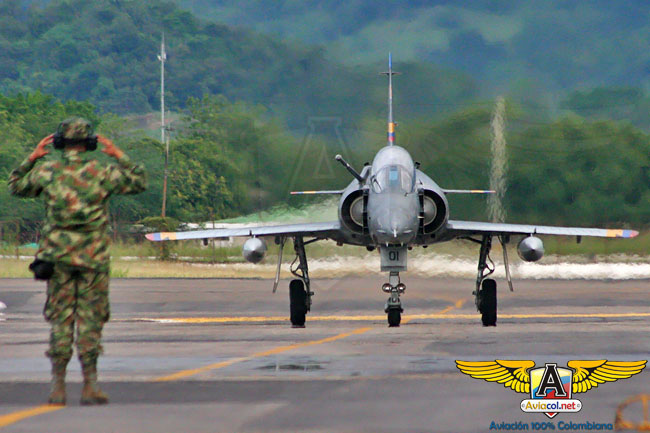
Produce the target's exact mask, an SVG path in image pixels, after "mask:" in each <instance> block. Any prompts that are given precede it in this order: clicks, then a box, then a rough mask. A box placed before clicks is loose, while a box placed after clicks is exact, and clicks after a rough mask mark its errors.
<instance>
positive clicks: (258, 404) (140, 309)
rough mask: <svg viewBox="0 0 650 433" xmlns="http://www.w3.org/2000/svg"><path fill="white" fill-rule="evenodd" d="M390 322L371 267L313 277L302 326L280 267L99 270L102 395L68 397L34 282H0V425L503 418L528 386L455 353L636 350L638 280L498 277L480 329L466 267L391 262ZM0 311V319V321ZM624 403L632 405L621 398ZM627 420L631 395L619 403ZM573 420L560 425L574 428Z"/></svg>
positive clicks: (129, 426) (648, 294)
mask: <svg viewBox="0 0 650 433" xmlns="http://www.w3.org/2000/svg"><path fill="white" fill-rule="evenodd" d="M402 281H403V282H404V283H405V284H406V285H407V290H406V293H405V295H404V296H403V298H402V299H403V303H404V308H405V311H404V315H403V325H402V326H401V327H399V328H388V327H387V324H386V317H385V314H384V313H383V308H384V302H385V300H386V299H385V298H386V296H387V295H385V294H383V293H381V291H380V286H381V284H382V283H383V282H384V279H383V277H381V276H379V275H378V276H376V277H371V278H368V277H348V278H341V279H317V280H314V281H313V284H312V287H313V289H314V291H315V292H316V294H315V296H314V298H313V301H314V304H313V308H312V311H311V312H310V313H309V315H308V316H307V327H306V328H304V329H292V328H291V327H290V325H289V321H288V281H283V282H282V283H281V284H280V288H279V289H278V293H276V294H272V293H271V287H272V281H270V280H257V279H232V280H228V279H220V280H212V279H164V280H163V279H114V280H113V281H112V282H111V309H112V313H111V314H112V315H111V321H110V322H109V323H108V324H107V325H106V328H105V332H104V349H105V354H104V355H103V356H102V357H101V358H100V365H99V370H100V382H101V384H102V387H103V389H104V390H105V391H107V393H108V394H109V395H110V397H111V403H110V404H109V405H108V406H103V407H81V406H79V403H78V400H79V396H80V388H81V385H80V381H81V378H80V372H79V364H78V362H77V361H76V359H74V360H73V361H72V362H71V364H70V368H69V374H68V382H69V383H70V385H69V386H68V406H66V407H64V408H61V407H52V406H47V405H44V402H45V401H46V399H47V394H48V390H49V362H48V360H47V359H46V358H45V356H44V355H43V353H44V351H45V350H46V348H47V341H48V326H47V324H46V323H45V322H44V320H43V318H42V313H41V312H42V308H43V303H44V301H45V296H44V287H45V286H44V284H42V283H37V282H34V281H31V280H20V279H15V280H14V279H4V280H0V301H2V302H4V303H5V304H7V309H6V310H4V311H3V313H4V315H3V316H0V431H1V432H3V433H4V432H63V431H65V432H88V431H91V429H92V431H93V432H156V433H159V432H172V431H174V432H213V431H214V432H330V431H335V432H360V431H363V432H484V431H490V426H491V424H492V422H493V421H494V422H495V423H496V424H499V423H502V422H505V423H513V422H519V421H521V422H522V423H526V424H527V425H529V429H532V427H533V424H532V423H535V422H548V421H550V420H549V418H547V417H546V416H545V415H544V414H532V413H524V412H522V410H520V407H519V406H520V402H521V401H522V400H523V399H526V398H530V395H526V394H521V393H516V392H514V391H512V390H511V389H507V388H505V387H504V386H503V385H501V384H498V383H489V382H486V381H482V380H477V379H473V378H471V377H469V376H466V375H464V374H462V373H460V372H459V370H458V369H457V368H456V367H455V362H454V361H455V360H466V361H493V360H495V359H507V360H533V361H535V362H536V365H537V366H538V367H543V366H544V364H545V363H556V364H557V365H558V366H562V367H565V366H566V364H567V362H568V361H569V360H588V359H589V360H594V359H608V360H611V361H636V360H647V359H649V358H650V355H649V354H650V342H649V338H648V334H649V332H648V331H650V327H649V325H650V309H649V308H648V306H649V305H650V281H649V280H627V281H613V280H591V281H585V280H570V281H569V280H537V281H530V280H526V281H516V282H515V291H514V292H512V293H511V292H509V291H508V289H507V285H506V284H504V282H502V281H499V299H498V302H499V320H498V326H497V327H496V328H483V327H482V326H481V325H480V318H479V315H478V313H476V309H475V307H474V299H473V296H472V294H471V292H472V289H473V281H472V280H471V279H451V278H443V279H433V278H430V279H425V278H420V277H409V275H408V274H404V275H403V279H402ZM3 319H4V320H3ZM649 385H650V373H649V372H647V371H646V370H644V371H642V372H641V373H640V374H638V375H636V376H634V377H632V378H630V379H625V380H619V381H617V382H614V383H604V384H601V385H599V386H598V387H597V388H595V389H592V390H591V391H589V392H587V393H581V394H576V395H574V396H573V398H579V399H580V400H581V401H582V404H583V408H582V410H581V411H580V412H578V413H574V414H559V415H557V416H556V417H555V418H553V419H552V421H551V422H552V423H554V426H555V428H558V426H559V423H560V422H564V423H568V422H573V423H584V422H594V423H613V422H614V416H615V412H616V407H617V405H618V404H619V403H621V402H622V401H623V400H625V399H626V398H627V397H629V396H633V395H636V394H641V393H643V392H647V391H649V390H650V386H649ZM637 409H638V410H637ZM629 410H630V413H629V418H632V419H639V418H640V417H641V411H640V408H635V407H630V408H629ZM574 431H575V430H574Z"/></svg>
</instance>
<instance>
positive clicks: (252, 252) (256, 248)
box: [242, 238, 266, 263]
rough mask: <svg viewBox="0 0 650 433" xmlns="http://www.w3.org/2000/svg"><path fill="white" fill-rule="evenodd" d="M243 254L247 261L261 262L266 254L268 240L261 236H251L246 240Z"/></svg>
mask: <svg viewBox="0 0 650 433" xmlns="http://www.w3.org/2000/svg"><path fill="white" fill-rule="evenodd" d="M242 254H243V256H244V258H245V259H246V261H247V262H249V263H259V262H261V261H262V259H263V258H264V255H265V254H266V242H264V241H263V240H262V239H260V238H250V239H248V240H247V241H246V242H244V248H243V249H242Z"/></svg>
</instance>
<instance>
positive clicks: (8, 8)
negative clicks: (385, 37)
mask: <svg viewBox="0 0 650 433" xmlns="http://www.w3.org/2000/svg"><path fill="white" fill-rule="evenodd" d="M0 19H1V21H2V22H1V23H0V93H3V94H13V93H16V92H23V91H31V90H40V91H43V92H45V93H47V94H51V95H55V96H56V97H59V98H62V99H64V100H67V99H76V100H87V101H89V102H92V103H93V104H95V105H96V106H97V107H99V108H100V109H101V110H103V111H111V112H117V113H143V112H148V111H151V110H155V109H158V107H159V102H158V101H159V73H160V65H159V62H158V60H157V53H158V51H159V46H160V38H161V34H162V32H163V30H164V32H165V35H166V40H167V53H168V62H167V76H166V78H167V92H168V93H167V97H168V102H169V106H170V107H174V108H176V109H178V108H180V107H183V106H184V104H185V101H186V100H187V98H189V97H201V96H202V95H204V94H223V95H225V96H227V97H228V98H229V99H230V100H244V101H247V102H249V103H261V104H263V105H265V106H266V107H268V108H270V109H271V111H272V113H275V114H281V115H283V117H286V118H288V119H290V120H293V121H294V123H299V124H302V125H304V123H305V117H306V116H319V115H320V116H322V115H329V116H332V115H335V116H339V117H350V116H354V117H358V116H359V114H360V113H363V112H366V111H367V110H368V109H369V107H373V109H374V107H375V106H376V105H375V104H381V106H383V105H384V98H385V97H384V95H383V94H384V93H385V91H384V89H385V83H384V80H380V79H379V78H378V77H377V75H376V72H377V71H378V70H379V67H380V66H379V60H381V63H382V65H383V62H384V60H383V59H384V57H385V54H382V56H381V58H380V59H377V63H378V64H377V65H376V66H371V67H364V68H355V69H351V68H348V67H345V66H342V65H340V64H338V63H336V62H331V61H328V60H327V59H326V56H325V51H324V50H322V49H321V48H319V47H310V46H305V45H302V44H300V43H293V42H285V41H281V40H280V39H278V38H274V37H271V36H265V35H262V34H258V33H255V32H253V31H251V30H247V29H243V28H235V27H230V26H228V25H225V24H221V23H214V22H210V21H207V20H202V19H200V18H197V17H196V16H194V15H192V14H191V13H190V12H187V11H185V10H182V9H179V8H178V7H177V6H176V5H175V3H173V2H169V1H159V0H153V1H148V2H135V1H115V0H98V1H93V2H86V1H84V0H56V1H51V2H46V5H45V6H39V5H37V4H31V6H29V7H25V6H24V2H20V1H18V0H2V1H0ZM413 68H417V69H418V70H419V71H420V73H419V75H415V76H414V77H411V79H410V82H411V83H414V86H415V87H422V88H426V89H427V91H429V90H430V91H431V98H438V99H441V100H444V101H445V102H446V103H449V102H453V103H459V102H460V101H462V100H463V99H466V98H467V97H469V96H473V95H474V94H475V88H476V86H475V85H474V84H473V81H472V80H471V79H469V78H467V76H463V75H462V74H451V73H443V72H442V71H440V69H439V68H433V67H431V66H426V65H425V66H423V65H420V66H417V65H416V66H413ZM433 75H435V76H437V77H438V78H435V79H433V80H431V79H430V77H431V76H433ZM440 77H444V80H443V79H441V78H440ZM431 83H434V84H435V86H432V84H431ZM432 87H435V88H432ZM380 89H381V93H379V91H380ZM375 96H377V98H375ZM369 99H370V100H372V101H373V104H369V103H368V101H369ZM423 107H424V112H426V113H430V112H432V111H433V110H432V107H431V104H428V105H427V104H423ZM434 108H435V107H434ZM296 119H297V120H296Z"/></svg>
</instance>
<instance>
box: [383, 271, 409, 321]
mask: <svg viewBox="0 0 650 433" xmlns="http://www.w3.org/2000/svg"><path fill="white" fill-rule="evenodd" d="M381 290H382V291H383V292H384V293H390V297H389V298H388V300H387V301H386V308H384V312H385V313H386V314H387V315H388V326H389V327H391V328H392V327H397V326H399V324H400V322H401V321H402V312H404V309H403V308H402V301H401V300H400V298H399V296H400V295H401V294H402V293H404V292H405V291H406V285H405V284H404V283H401V282H400V279H399V272H391V273H390V274H389V277H388V283H385V284H384V285H383V286H382V287H381Z"/></svg>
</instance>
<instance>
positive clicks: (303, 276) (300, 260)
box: [289, 236, 317, 328]
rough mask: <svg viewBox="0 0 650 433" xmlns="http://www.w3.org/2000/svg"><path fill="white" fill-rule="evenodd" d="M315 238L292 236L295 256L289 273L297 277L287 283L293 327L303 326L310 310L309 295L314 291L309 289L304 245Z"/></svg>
mask: <svg viewBox="0 0 650 433" xmlns="http://www.w3.org/2000/svg"><path fill="white" fill-rule="evenodd" d="M316 240H317V239H313V240H311V241H308V242H304V241H303V239H302V236H296V237H295V238H293V249H294V250H295V251H296V258H295V259H294V261H293V263H291V273H292V274H293V275H294V276H296V277H297V279H294V280H291V283H290V284H289V310H290V319H291V326H292V327H293V328H304V327H305V320H306V315H307V312H308V311H310V310H311V297H312V295H313V294H314V292H312V291H311V289H310V286H309V269H308V268H307V255H306V254H305V245H306V244H308V243H311V242H315V241H316Z"/></svg>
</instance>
